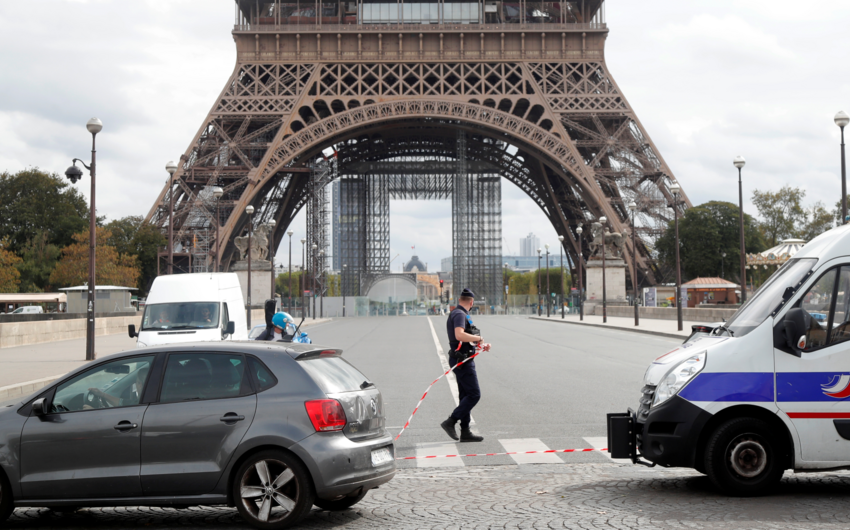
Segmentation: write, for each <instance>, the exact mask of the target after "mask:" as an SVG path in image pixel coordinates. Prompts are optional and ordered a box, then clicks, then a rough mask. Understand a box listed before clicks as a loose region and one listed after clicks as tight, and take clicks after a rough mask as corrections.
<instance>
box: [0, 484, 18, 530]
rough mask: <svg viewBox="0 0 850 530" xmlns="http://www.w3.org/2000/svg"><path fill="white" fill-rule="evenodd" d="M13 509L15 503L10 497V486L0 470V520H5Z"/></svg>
mask: <svg viewBox="0 0 850 530" xmlns="http://www.w3.org/2000/svg"><path fill="white" fill-rule="evenodd" d="M13 511H15V503H14V499H13V498H12V486H11V484H9V479H7V478H6V475H5V474H4V473H2V472H0V522H3V521H5V520H6V519H8V518H9V516H10V515H12V512H13Z"/></svg>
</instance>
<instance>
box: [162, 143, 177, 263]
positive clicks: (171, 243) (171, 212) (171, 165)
mask: <svg viewBox="0 0 850 530" xmlns="http://www.w3.org/2000/svg"><path fill="white" fill-rule="evenodd" d="M165 170H166V171H168V274H174V173H176V172H177V164H175V163H174V161H173V160H169V161H168V162H167V163H166V164H165Z"/></svg>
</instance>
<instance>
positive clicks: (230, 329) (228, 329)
mask: <svg viewBox="0 0 850 530" xmlns="http://www.w3.org/2000/svg"><path fill="white" fill-rule="evenodd" d="M234 333H236V322H234V321H232V320H231V321H230V322H228V323H227V326H225V328H224V331H222V332H221V336H222V337H224V336H225V335H233V334H234Z"/></svg>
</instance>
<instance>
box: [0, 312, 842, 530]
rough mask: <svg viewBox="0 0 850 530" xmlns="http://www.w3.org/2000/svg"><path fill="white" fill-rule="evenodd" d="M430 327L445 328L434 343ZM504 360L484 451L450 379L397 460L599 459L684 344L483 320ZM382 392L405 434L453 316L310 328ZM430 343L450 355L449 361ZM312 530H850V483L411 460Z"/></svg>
mask: <svg viewBox="0 0 850 530" xmlns="http://www.w3.org/2000/svg"><path fill="white" fill-rule="evenodd" d="M429 319H430V320H431V324H432V325H433V328H434V330H435V333H434V334H432V331H431V325H429ZM475 321H476V324H477V325H478V326H479V327H480V328H481V330H482V332H483V335H484V338H485V340H487V341H488V342H491V343H492V344H493V350H492V351H491V352H489V353H485V354H482V355H481V356H480V357H479V358H478V359H477V368H478V373H479V379H480V383H481V389H482V400H481V402H480V403H479V405H478V406H477V407H476V408H475V410H474V411H473V418H474V419H475V424H474V425H473V430H476V431H477V432H479V433H480V434H482V435H483V436H484V437H485V441H484V442H481V443H469V444H459V443H453V442H452V441H451V440H450V439H449V438H448V437H447V436H446V434H445V433H444V432H443V431H442V429H440V428H439V423H440V422H441V421H442V420H443V419H445V417H446V416H447V415H448V414H449V413H450V412H451V410H452V409H453V408H454V403H455V401H454V397H453V395H452V392H451V386H450V384H449V383H447V382H446V381H445V380H443V381H440V382H439V383H438V384H437V385H435V387H434V388H433V390H432V391H431V392H430V394H429V395H428V397H427V399H426V400H425V402H424V403H423V405H422V407H421V408H420V410H419V412H418V413H417V415H416V416H415V418H414V420H413V422H412V424H411V427H410V428H408V430H407V431H406V432H405V433H404V434H403V435H402V437H401V438H400V439H399V440H398V442H397V445H396V449H397V456H408V455H429V454H449V453H451V454H455V453H461V454H468V453H490V452H504V451H506V450H533V449H534V450H536V449H542V448H550V449H568V448H588V447H594V446H598V444H599V443H604V436H605V414H606V413H607V412H612V411H623V410H625V409H626V407H629V406H632V407H634V406H635V405H636V403H637V399H638V395H639V391H640V388H641V386H642V378H643V374H644V370H645V369H646V366H647V365H648V363H649V362H650V361H651V360H652V359H653V358H655V357H657V356H658V355H660V354H662V353H664V352H666V351H669V350H670V349H672V348H673V347H675V346H676V344H677V343H678V341H677V340H674V339H666V338H657V337H651V336H647V335H640V334H634V333H629V332H622V331H611V330H605V329H599V328H589V327H588V328H585V327H580V326H575V325H570V326H565V325H559V324H554V323H549V322H543V321H535V320H530V319H527V318H523V317H477V318H475ZM309 333H310V335H311V337H312V338H313V339H314V340H315V341H316V343H318V344H322V345H328V346H334V347H338V348H342V349H343V350H344V354H343V355H344V357H345V358H347V359H348V360H349V361H351V362H352V363H353V364H354V365H355V366H357V367H358V368H360V369H361V371H363V372H364V373H365V374H366V375H367V376H368V377H369V378H370V379H371V380H372V381H374V382H375V383H376V384H377V386H378V387H379V388H380V389H381V391H382V393H383V396H384V399H385V404H386V411H387V415H388V424H389V426H390V427H392V429H391V430H392V431H393V432H394V433H397V432H398V430H400V428H401V426H402V425H403V424H404V422H405V421H406V420H407V418H408V416H409V415H410V412H411V411H412V410H413V408H414V406H415V405H416V403H417V401H418V400H419V398H420V397H421V395H422V392H423V391H424V390H425V388H426V387H427V386H428V385H429V384H430V383H431V381H433V380H434V379H435V378H436V377H437V376H438V375H440V374H441V373H442V371H443V368H442V362H441V359H440V355H445V353H444V352H445V351H446V350H447V349H448V345H447V339H446V331H445V318H444V317H409V318H368V319H347V320H336V321H333V322H330V323H326V324H320V325H317V326H315V327H312V328H310V330H309ZM434 335H436V336H437V337H438V339H437V340H438V341H439V343H440V348H439V354H438V348H437V346H436V345H435V341H434ZM7 526H8V527H9V528H21V529H36V528H64V529H71V528H74V529H82V528H86V529H88V528H156V529H172V528H174V529H176V528H185V527H197V528H208V529H225V528H248V526H247V525H246V524H245V523H243V522H242V520H241V519H240V518H239V516H238V514H237V513H236V511H235V510H234V509H231V508H226V507H194V508H191V509H169V508H145V507H141V508H95V509H82V510H79V511H76V512H73V513H60V512H55V511H51V510H46V509H26V510H20V509H19V510H17V511H16V512H15V514H14V515H13V516H12V518H11V519H10V521H9V522H8V524H7ZM299 527H300V528H318V529H338V528H345V529H346V530H359V529H376V528H380V529H384V528H386V529H394V530H395V529H401V528H405V529H406V528H410V529H420V528H439V529H444V528H534V529H537V528H539V529H551V528H576V529H579V528H580V529H601V528H606V529H607V528H611V529H633V528H635V529H637V528H641V529H643V528H646V529H656V528H659V529H681V528H692V529H693V528H696V529H712V530H721V529H723V530H726V529H742V530H743V529H788V528H791V529H818V530H822V529H829V530H832V529H846V528H850V473H848V472H843V471H841V472H830V473H811V474H800V475H797V474H793V473H790V472H789V473H786V475H785V478H784V479H783V481H782V484H781V486H780V487H779V489H778V491H777V492H776V493H775V494H773V495H769V496H765V497H759V498H751V499H742V498H730V497H726V496H723V495H720V494H719V493H717V492H716V491H715V490H714V488H712V486H711V484H710V482H709V481H708V479H707V478H706V477H705V476H703V475H700V474H699V473H697V472H695V471H693V470H686V469H660V468H652V469H649V468H645V467H641V466H635V465H632V464H631V463H629V464H622V463H615V462H613V461H611V460H610V459H608V458H607V456H605V455H604V454H602V453H598V452H594V453H582V454H562V455H552V454H549V455H529V456H528V457H519V456H517V457H509V456H496V457H463V458H451V459H425V460H408V461H402V462H401V463H400V465H399V472H398V473H397V475H396V477H395V478H394V479H393V480H392V481H391V482H390V483H388V484H386V485H384V486H381V487H380V488H379V489H377V490H373V491H371V492H369V494H368V495H367V496H366V498H365V499H364V500H363V501H361V502H360V503H359V504H357V505H356V506H354V507H353V508H351V509H348V510H344V511H341V512H327V511H321V510H318V509H314V510H313V511H312V512H311V513H310V515H309V516H308V517H307V518H306V519H305V520H304V521H303V522H302V523H301V524H300V525H299Z"/></svg>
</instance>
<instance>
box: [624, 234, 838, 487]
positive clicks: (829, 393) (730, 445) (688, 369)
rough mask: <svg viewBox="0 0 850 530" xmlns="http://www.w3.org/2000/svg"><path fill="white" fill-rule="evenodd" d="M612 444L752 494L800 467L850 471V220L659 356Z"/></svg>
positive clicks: (638, 460)
mask: <svg viewBox="0 0 850 530" xmlns="http://www.w3.org/2000/svg"><path fill="white" fill-rule="evenodd" d="M608 450H609V452H610V453H611V456H612V457H615V458H631V459H632V462H634V463H642V464H647V463H646V462H644V461H643V460H641V459H645V460H648V461H649V462H651V463H652V464H647V465H655V464H659V465H662V466H666V467H689V468H694V469H696V470H697V471H700V472H702V473H705V474H707V475H708V476H709V477H710V478H711V480H712V482H713V483H714V484H715V485H716V486H717V487H718V488H720V489H721V490H723V491H725V492H727V493H730V494H733V495H756V494H759V493H762V492H765V491H767V490H768V489H769V488H771V487H772V486H774V485H775V484H777V483H778V481H779V479H780V478H781V477H782V474H783V472H784V471H785V470H786V469H793V470H794V471H796V472H803V471H822V470H827V469H839V468H850V225H845V226H841V227H838V228H835V229H833V230H830V231H829V232H826V233H825V234H822V235H821V236H819V237H817V238H815V239H814V240H812V241H811V242H810V243H809V244H807V245H806V246H804V247H803V248H802V249H801V250H800V251H799V252H798V253H797V254H796V255H795V256H794V257H793V258H792V259H791V260H789V261H788V262H787V263H785V264H784V265H783V266H782V267H781V268H780V269H779V270H778V271H776V273H774V274H773V276H771V277H770V278H769V279H768V280H767V281H766V282H765V284H764V285H763V286H762V287H761V289H759V290H758V292H756V293H755V295H754V296H753V297H752V298H751V299H750V300H749V301H747V303H746V304H745V305H744V306H743V307H742V308H741V309H740V310H739V311H738V312H737V313H735V315H734V316H733V317H732V318H731V319H730V320H729V321H728V322H726V323H724V324H723V325H722V326H719V327H717V328H716V329H714V330H713V331H712V332H711V333H710V334H709V335H708V336H702V337H697V338H695V339H692V340H690V341H689V342H686V343H684V344H682V346H680V347H678V348H676V349H675V350H673V351H671V352H668V353H666V354H664V355H662V356H661V357H658V358H657V359H656V360H655V361H654V362H653V363H652V364H651V365H650V366H649V368H648V369H647V371H646V374H645V376H644V387H643V390H642V391H641V397H640V406H639V407H638V409H637V412H634V411H632V410H631V409H630V410H629V411H628V412H627V413H617V414H609V415H608Z"/></svg>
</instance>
